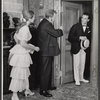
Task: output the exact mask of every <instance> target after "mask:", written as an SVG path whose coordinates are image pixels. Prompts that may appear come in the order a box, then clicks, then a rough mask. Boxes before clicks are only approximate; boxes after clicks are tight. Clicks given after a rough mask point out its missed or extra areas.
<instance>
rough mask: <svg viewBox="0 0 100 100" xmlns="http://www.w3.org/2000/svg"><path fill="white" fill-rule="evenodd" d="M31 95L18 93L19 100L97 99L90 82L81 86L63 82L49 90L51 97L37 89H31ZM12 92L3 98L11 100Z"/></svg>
mask: <svg viewBox="0 0 100 100" xmlns="http://www.w3.org/2000/svg"><path fill="white" fill-rule="evenodd" d="M33 91H34V92H35V94H34V95H33V96H28V97H25V96H24V95H23V93H19V94H18V96H19V98H20V100H98V99H97V97H98V96H97V91H96V90H94V89H93V88H92V87H91V85H90V83H81V86H75V84H74V83H69V84H63V85H61V86H59V87H58V88H57V89H56V90H53V91H50V93H51V94H53V97H51V98H47V97H44V96H41V95H40V94H39V89H37V90H33ZM11 96H12V94H6V95H4V96H3V100H11Z"/></svg>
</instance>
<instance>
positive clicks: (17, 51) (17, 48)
mask: <svg viewBox="0 0 100 100" xmlns="http://www.w3.org/2000/svg"><path fill="white" fill-rule="evenodd" d="M10 52H11V53H13V54H25V53H29V52H30V50H26V49H25V48H24V47H22V46H21V45H20V44H16V45H15V46H14V47H13V48H12V49H10Z"/></svg>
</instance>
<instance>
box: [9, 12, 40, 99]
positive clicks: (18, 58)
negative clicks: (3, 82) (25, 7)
mask: <svg viewBox="0 0 100 100" xmlns="http://www.w3.org/2000/svg"><path fill="white" fill-rule="evenodd" d="M23 17H24V18H25V20H26V24H24V25H21V26H20V28H19V29H18V30H17V31H16V33H15V35H14V39H15V41H16V45H15V46H14V47H13V48H12V49H11V50H10V55H9V65H11V66H13V68H12V70H11V74H10V77H11V78H12V80H11V83H10V86H9V90H11V91H13V95H12V100H19V98H18V95H17V92H18V91H19V92H21V91H23V90H25V96H27V95H33V94H34V93H32V92H31V91H30V89H29V80H28V78H29V75H30V71H29V66H30V64H32V59H31V57H30V53H33V52H34V50H35V51H37V52H38V51H39V47H36V46H34V45H32V44H29V43H28V41H29V40H30V39H31V38H32V36H31V33H30V31H29V27H28V26H29V25H30V23H32V22H34V20H35V15H34V12H32V11H24V12H23Z"/></svg>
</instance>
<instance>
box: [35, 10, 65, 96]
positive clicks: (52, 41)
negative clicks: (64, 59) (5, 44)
mask: <svg viewBox="0 0 100 100" xmlns="http://www.w3.org/2000/svg"><path fill="white" fill-rule="evenodd" d="M55 16H56V11H54V10H52V9H50V10H48V11H47V12H46V13H45V18H44V19H43V20H42V21H41V22H40V24H39V26H38V28H37V30H38V46H39V47H40V67H41V68H40V71H41V74H40V95H43V96H46V97H52V94H49V93H48V90H54V89H56V87H52V86H51V80H52V62H53V59H54V56H58V55H59V54H60V49H59V46H58V43H57V38H58V37H61V36H62V35H63V32H62V30H61V29H55V28H54V26H53V22H54V20H55Z"/></svg>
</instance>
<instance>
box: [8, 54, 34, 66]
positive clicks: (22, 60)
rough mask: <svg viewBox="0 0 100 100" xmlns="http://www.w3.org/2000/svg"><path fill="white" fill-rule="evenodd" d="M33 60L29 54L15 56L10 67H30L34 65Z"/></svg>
mask: <svg viewBox="0 0 100 100" xmlns="http://www.w3.org/2000/svg"><path fill="white" fill-rule="evenodd" d="M32 63H33V62H32V59H31V56H30V54H29V53H26V54H14V55H13V56H12V58H11V60H10V63H9V65H11V66H15V67H29V66H30V64H32Z"/></svg>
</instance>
